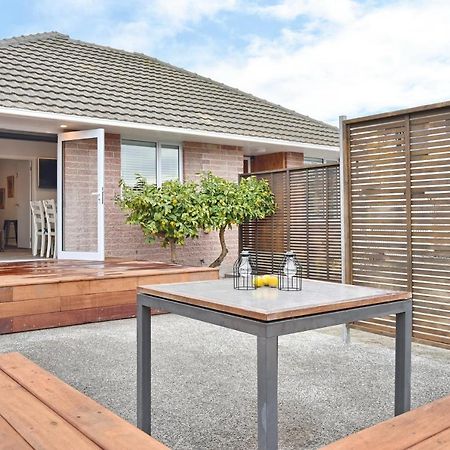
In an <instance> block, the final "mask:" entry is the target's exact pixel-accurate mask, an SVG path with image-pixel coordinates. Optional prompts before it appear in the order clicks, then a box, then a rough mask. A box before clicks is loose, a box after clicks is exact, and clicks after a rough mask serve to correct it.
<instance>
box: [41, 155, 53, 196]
mask: <svg viewBox="0 0 450 450" xmlns="http://www.w3.org/2000/svg"><path fill="white" fill-rule="evenodd" d="M56 184H57V168H56V158H39V159H38V188H39V189H56Z"/></svg>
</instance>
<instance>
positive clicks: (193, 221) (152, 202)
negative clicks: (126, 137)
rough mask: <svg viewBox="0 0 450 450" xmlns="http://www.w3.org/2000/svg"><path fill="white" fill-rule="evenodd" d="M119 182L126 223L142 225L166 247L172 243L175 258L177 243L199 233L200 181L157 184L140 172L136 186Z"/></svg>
mask: <svg viewBox="0 0 450 450" xmlns="http://www.w3.org/2000/svg"><path fill="white" fill-rule="evenodd" d="M120 186H121V189H122V194H121V195H120V196H117V197H116V203H117V204H118V205H119V206H120V207H121V209H122V210H124V211H125V212H126V221H127V223H129V224H134V225H139V226H140V227H141V230H142V232H143V233H144V236H145V237H146V238H147V240H148V241H149V242H153V241H154V240H155V239H158V238H159V239H160V240H161V245H162V246H163V247H167V246H169V247H170V258H171V261H172V262H175V261H176V246H177V245H184V244H185V242H186V239H187V238H196V237H198V233H199V230H200V229H201V228H202V227H201V223H200V213H201V211H200V208H199V200H200V198H199V192H198V185H197V184H196V183H194V182H186V183H181V182H180V181H178V180H173V181H166V182H165V183H163V184H162V186H161V187H158V186H156V185H155V184H152V183H149V182H147V180H146V179H145V178H144V177H142V176H139V175H138V176H137V177H136V184H135V185H134V186H129V185H127V184H126V183H124V182H123V181H121V182H120Z"/></svg>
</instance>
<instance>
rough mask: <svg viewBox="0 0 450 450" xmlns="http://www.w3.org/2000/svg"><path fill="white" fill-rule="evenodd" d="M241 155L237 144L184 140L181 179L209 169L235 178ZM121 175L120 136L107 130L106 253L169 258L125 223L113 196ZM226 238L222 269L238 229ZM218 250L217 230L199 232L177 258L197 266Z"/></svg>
mask: <svg viewBox="0 0 450 450" xmlns="http://www.w3.org/2000/svg"><path fill="white" fill-rule="evenodd" d="M242 166H243V155H242V150H241V149H240V148H239V147H234V146H227V145H217V144H205V143H195V142H184V143H183V169H184V175H183V176H184V179H185V180H188V179H195V178H196V176H197V174H198V173H200V172H202V171H207V170H210V171H211V172H213V173H215V174H217V175H219V176H221V177H224V178H227V179H230V180H234V181H237V179H238V173H240V172H242ZM119 179H120V136H119V135H112V134H107V135H106V137H105V255H106V257H123V258H133V259H149V260H153V261H169V260H170V252H169V249H163V248H161V247H160V245H159V244H158V243H153V244H148V243H146V242H145V239H144V237H143V235H142V232H141V230H140V228H139V227H138V226H132V225H127V224H125V219H124V215H123V213H122V212H121V211H120V210H119V208H118V207H117V206H116V205H115V204H114V196H115V195H116V194H118V193H119V187H118V182H119ZM226 240H227V244H228V248H229V250H230V252H229V255H228V257H227V258H226V260H225V261H224V263H223V264H222V266H223V270H224V271H226V270H229V269H230V267H231V264H232V262H233V261H234V259H235V257H236V255H237V249H238V239H237V229H233V230H228V231H227V233H226ZM219 253H220V245H219V241H218V237H217V233H215V232H212V233H209V234H205V233H203V232H201V233H200V238H199V239H194V240H189V241H188V242H187V243H186V245H185V246H184V247H178V248H177V258H178V261H179V262H180V263H182V264H189V265H194V266H199V265H201V264H202V262H201V260H203V261H204V264H205V265H209V264H210V263H211V262H212V261H213V260H214V259H215V258H216V257H217V256H218V255H219Z"/></svg>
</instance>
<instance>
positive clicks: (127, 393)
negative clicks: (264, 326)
mask: <svg viewBox="0 0 450 450" xmlns="http://www.w3.org/2000/svg"><path fill="white" fill-rule="evenodd" d="M152 320H153V322H152V325H153V337H154V341H153V358H154V359H153V364H154V377H153V378H154V384H153V387H154V390H153V406H154V412H153V418H154V427H153V430H154V436H155V437H156V438H157V439H158V440H161V441H162V442H164V443H165V444H166V445H168V446H169V447H171V448H174V449H183V450H184V449H186V450H187V449H252V448H256V338H254V337H252V336H250V335H246V334H242V333H239V332H236V331H232V330H229V329H224V328H219V327H216V326H213V325H209V324H204V323H201V322H198V321H192V320H190V319H186V318H182V317H178V316H175V315H161V316H156V317H154V318H153V319H152ZM279 342H280V362H279V367H280V386H279V420H280V448H281V449H285V450H288V449H315V448H318V447H320V446H322V445H325V444H327V443H329V442H332V441H334V440H336V439H339V438H340V437H342V436H345V435H347V434H350V433H352V432H354V431H356V430H359V429H362V428H365V427H368V426H370V425H372V424H375V423H377V422H380V421H382V420H385V419H387V418H389V417H391V416H392V412H393V399H394V382H393V380H394V364H393V363H394V350H393V345H394V341H393V339H390V338H387V337H382V336H377V335H373V334H369V333H365V332H362V331H352V342H351V344H349V345H347V344H344V343H343V342H342V339H341V328H340V327H334V328H327V329H323V330H319V331H310V332H306V333H301V334H296V335H291V336H284V337H281V338H280V341H279ZM8 351H19V352H21V353H23V354H24V355H25V356H27V357H29V358H31V359H32V360H33V361H35V362H36V363H37V364H39V365H41V366H42V367H44V368H46V369H48V370H49V371H51V372H52V373H54V374H55V375H57V376H58V377H60V378H61V379H63V380H64V381H66V382H68V383H69V384H71V385H72V386H74V387H75V388H77V389H79V390H80V391H82V392H84V393H86V394H87V395H88V396H90V397H92V398H94V399H95V400H97V401H99V402H100V403H102V404H104V405H105V406H107V407H109V408H110V409H112V410H113V411H115V412H116V413H118V414H119V415H121V416H122V417H124V418H125V419H127V420H129V421H130V422H133V423H135V419H136V418H135V415H136V392H135V390H136V374H135V372H136V370H135V359H136V354H135V353H136V322H135V320H134V319H127V320H119V321H111V322H103V323H95V324H87V325H79V326H73V327H65V328H56V329H51V330H42V331H32V332H25V333H17V334H10V335H3V336H0V352H8ZM449 394H450V353H449V352H448V351H447V350H444V349H439V348H434V347H429V346H425V345H420V344H413V356H412V403H413V407H417V406H419V405H422V404H424V403H428V402H431V401H432V400H435V399H437V398H439V397H442V396H445V395H449Z"/></svg>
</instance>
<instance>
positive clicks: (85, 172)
mask: <svg viewBox="0 0 450 450" xmlns="http://www.w3.org/2000/svg"><path fill="white" fill-rule="evenodd" d="M104 160H105V130H103V129H96V130H86V131H73V132H69V133H61V134H59V135H58V205H57V207H58V215H57V233H56V236H57V241H56V242H57V254H58V258H60V259H84V260H92V261H103V259H104V256H105V251H104V198H103V197H104Z"/></svg>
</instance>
